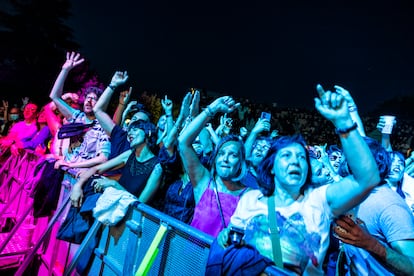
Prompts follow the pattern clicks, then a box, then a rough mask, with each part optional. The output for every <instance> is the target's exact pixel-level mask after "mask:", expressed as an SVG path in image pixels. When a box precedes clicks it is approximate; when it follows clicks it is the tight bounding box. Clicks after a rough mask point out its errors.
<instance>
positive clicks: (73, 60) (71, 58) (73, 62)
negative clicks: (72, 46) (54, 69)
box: [62, 52, 85, 70]
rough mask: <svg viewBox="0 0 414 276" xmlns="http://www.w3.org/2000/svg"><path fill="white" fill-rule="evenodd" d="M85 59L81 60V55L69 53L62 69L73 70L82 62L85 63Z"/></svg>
mask: <svg viewBox="0 0 414 276" xmlns="http://www.w3.org/2000/svg"><path fill="white" fill-rule="evenodd" d="M84 61H85V59H84V58H80V54H79V53H75V52H67V53H66V61H65V63H64V64H63V65H62V69H66V70H72V69H73V68H74V67H76V66H78V65H79V64H81V63H82V62H84Z"/></svg>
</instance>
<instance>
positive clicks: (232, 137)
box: [209, 134, 247, 181]
mask: <svg viewBox="0 0 414 276" xmlns="http://www.w3.org/2000/svg"><path fill="white" fill-rule="evenodd" d="M227 142H236V143H238V144H239V145H240V147H239V153H240V156H239V157H240V168H239V171H238V174H237V175H236V176H235V177H233V178H232V179H231V180H232V181H240V180H241V179H242V178H243V177H244V175H245V174H246V172H247V165H246V151H245V149H244V144H243V142H242V140H241V139H240V137H239V136H237V135H234V134H230V135H226V136H224V137H223V138H222V139H221V140H220V142H219V143H218V144H217V146H216V147H215V149H214V151H213V153H212V154H211V157H210V162H209V163H210V167H211V174H212V175H213V177H214V176H215V174H216V159H217V154H218V152H219V151H220V149H221V148H222V147H223V145H224V144H225V143H227Z"/></svg>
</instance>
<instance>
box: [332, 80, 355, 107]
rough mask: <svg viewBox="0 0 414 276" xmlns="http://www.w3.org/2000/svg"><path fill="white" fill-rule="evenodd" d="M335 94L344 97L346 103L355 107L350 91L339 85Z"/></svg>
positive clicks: (336, 86)
mask: <svg viewBox="0 0 414 276" xmlns="http://www.w3.org/2000/svg"><path fill="white" fill-rule="evenodd" d="M334 88H335V92H336V93H338V94H340V95H342V96H343V97H344V99H345V101H346V102H347V103H348V106H353V105H355V101H354V99H353V98H352V96H351V94H350V93H349V91H348V90H346V89H345V88H343V87H341V86H339V85H335V86H334Z"/></svg>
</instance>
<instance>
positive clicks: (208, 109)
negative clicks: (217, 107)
mask: <svg viewBox="0 0 414 276" xmlns="http://www.w3.org/2000/svg"><path fill="white" fill-rule="evenodd" d="M204 111H205V112H206V113H207V116H208V117H210V118H213V117H214V112H213V110H211V107H210V106H209V105H208V106H207V107H206V108H205V109H204Z"/></svg>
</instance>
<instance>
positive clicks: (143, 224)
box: [64, 203, 292, 276]
mask: <svg viewBox="0 0 414 276" xmlns="http://www.w3.org/2000/svg"><path fill="white" fill-rule="evenodd" d="M101 226H102V225H101V224H100V223H97V222H95V223H94V225H93V226H92V228H91V230H90V231H89V233H88V235H87V237H86V238H85V241H84V242H83V243H82V245H81V246H80V247H79V250H78V252H77V253H76V256H75V258H74V259H73V262H72V263H71V264H70V265H69V266H68V268H67V270H66V271H65V274H64V275H65V276H66V275H71V273H72V272H73V270H74V268H75V267H76V265H77V262H78V261H79V259H80V258H81V257H82V253H83V252H84V251H85V249H86V248H87V247H88V245H89V243H90V242H91V240H92V236H94V235H95V234H96V232H97V230H98V228H99V227H101ZM212 242H213V237H211V236H209V235H207V234H205V233H203V232H201V231H199V230H198V229H195V228H193V227H191V226H189V225H187V224H185V223H183V222H181V221H178V220H176V219H174V218H172V217H169V216H167V215H165V214H164V213H162V212H160V211H158V210H156V209H153V208H151V207H150V206H148V205H146V204H143V203H139V204H137V205H136V206H132V207H130V210H129V212H128V213H127V215H126V217H125V220H124V221H123V222H122V223H120V225H117V226H116V227H108V226H104V228H103V233H102V235H101V237H100V240H99V244H98V246H97V247H96V248H95V250H94V254H93V256H92V260H91V261H92V265H91V267H90V269H89V270H88V271H86V272H83V273H82V275H86V274H87V275H94V276H95V275H104V276H112V275H119V276H121V275H122V276H124V275H126V276H130V275H131V276H132V275H139V276H142V275H151V276H152V275H166V276H169V275H172V276H177V275H180V276H181V275H184V276H185V275H192V276H193V275H204V274H205V268H206V263H207V259H208V255H209V252H210V245H211V243H212ZM266 273H268V275H283V276H285V275H292V274H291V273H289V272H286V271H284V270H282V269H279V268H277V267H275V266H273V267H269V268H267V269H266Z"/></svg>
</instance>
